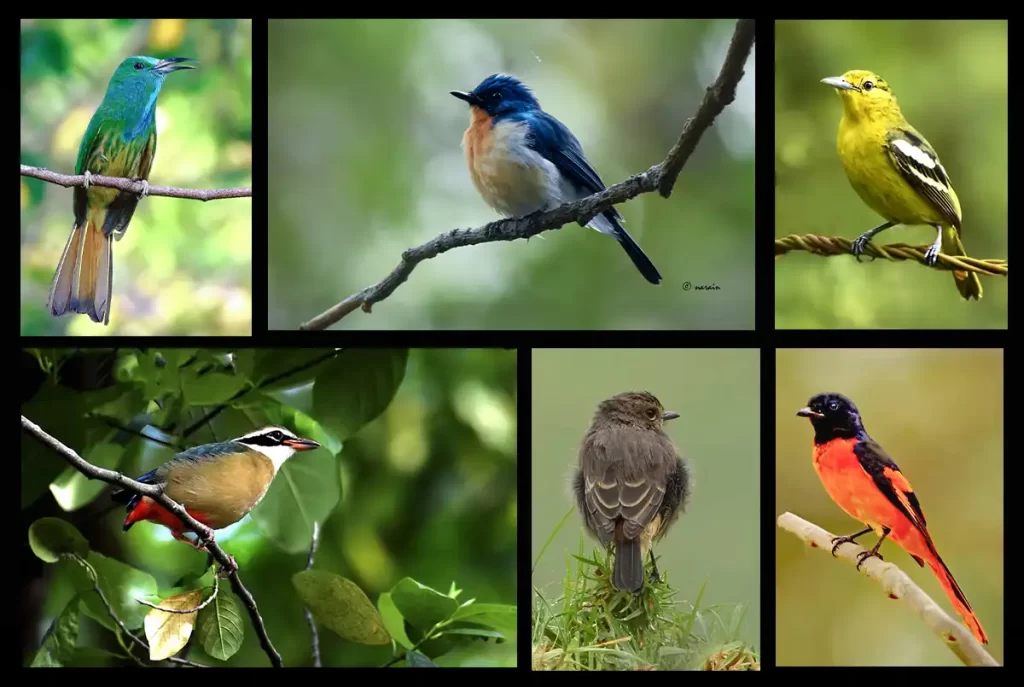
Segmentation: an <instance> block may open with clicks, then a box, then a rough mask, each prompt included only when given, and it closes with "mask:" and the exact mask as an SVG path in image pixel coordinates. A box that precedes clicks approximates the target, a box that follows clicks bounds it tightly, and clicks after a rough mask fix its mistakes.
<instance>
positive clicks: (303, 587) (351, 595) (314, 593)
mask: <svg viewBox="0 0 1024 687" xmlns="http://www.w3.org/2000/svg"><path fill="white" fill-rule="evenodd" d="M292 584H293V585H295V589H296V591H297V592H298V593H299V598H300V599H301V600H302V603H303V604H304V605H305V606H306V608H308V609H309V610H310V612H311V613H312V614H313V617H314V618H316V620H317V622H320V623H322V624H323V625H324V626H325V627H326V628H327V629H329V630H331V631H332V632H334V633H335V634H337V635H338V636H339V637H341V638H342V639H347V640H349V641H350V642H358V643H359V644H387V643H388V642H390V641H391V636H390V635H389V634H388V631H387V629H385V627H384V622H383V621H382V620H381V617H380V614H379V613H377V609H376V608H374V607H373V604H372V603H370V600H369V599H368V598H366V594H364V593H363V590H361V589H360V588H359V587H358V586H356V583H355V582H353V581H352V580H348V579H346V578H344V577H341V576H340V575H335V574H333V573H328V572H323V571H321V570H303V571H302V572H299V573H296V574H295V575H293V576H292Z"/></svg>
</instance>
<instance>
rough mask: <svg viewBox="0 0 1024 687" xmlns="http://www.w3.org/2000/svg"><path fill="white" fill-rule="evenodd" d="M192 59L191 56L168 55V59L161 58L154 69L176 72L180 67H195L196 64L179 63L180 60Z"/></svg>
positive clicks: (168, 72)
mask: <svg viewBox="0 0 1024 687" xmlns="http://www.w3.org/2000/svg"><path fill="white" fill-rule="evenodd" d="M191 59H192V58H191V57H168V58H167V59H166V60H160V61H159V62H157V63H156V66H155V67H153V69H155V70H156V71H158V72H163V73H165V74H170V73H171V72H176V71H178V70H179V69H195V66H193V65H191V64H178V63H179V62H185V61H186V60H191Z"/></svg>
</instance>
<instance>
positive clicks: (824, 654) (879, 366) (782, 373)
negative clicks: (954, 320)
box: [775, 349, 1004, 666]
mask: <svg viewBox="0 0 1024 687" xmlns="http://www.w3.org/2000/svg"><path fill="white" fill-rule="evenodd" d="M776 359H777V368H776V399H775V403H776V450H775V461H776V463H775V475H776V490H775V498H776V503H775V509H776V513H775V515H776V516H778V515H781V514H782V513H784V512H787V511H789V512H792V513H794V514H796V515H798V516H800V517H802V518H804V519H805V520H809V521H811V522H813V523H815V524H817V525H819V526H821V527H823V528H825V529H826V530H829V531H830V532H833V533H835V534H836V535H844V534H852V533H854V532H856V531H858V530H861V529H863V525H861V523H859V522H857V521H856V520H854V519H853V518H851V517H850V516H848V515H847V514H846V513H845V512H844V511H843V510H842V509H841V508H839V506H837V505H836V504H835V503H833V502H832V500H831V499H830V498H829V496H828V494H826V493H825V490H824V488H823V487H822V485H821V480H820V479H819V478H818V475H817V474H816V473H815V471H814V467H813V465H812V464H811V448H812V442H813V437H814V433H813V430H812V428H811V426H810V423H809V422H808V420H807V419H806V418H801V417H797V416H796V411H797V410H799V409H800V408H803V407H804V406H806V405H807V401H808V400H809V399H810V398H811V396H813V395H814V394H817V393H821V392H831V391H835V392H839V393H841V394H843V395H845V396H848V397H849V398H851V399H852V400H853V402H854V403H855V404H857V407H858V409H859V410H860V412H861V417H862V419H863V421H864V428H865V429H866V430H867V432H868V434H870V435H871V438H873V439H874V440H875V441H877V442H879V443H880V444H881V445H882V446H883V447H884V448H885V450H886V452H887V453H888V454H889V455H890V456H891V457H892V459H893V460H894V461H895V462H896V464H897V465H899V466H900V469H901V470H902V471H903V474H904V475H905V476H906V477H907V479H908V480H910V483H911V484H912V485H913V486H914V491H915V492H916V493H917V496H918V498H919V499H920V501H921V507H922V509H923V510H924V514H925V517H926V518H927V520H928V530H929V531H930V532H931V535H932V538H933V539H934V541H935V544H936V546H937V547H938V550H939V553H940V554H941V555H942V558H943V560H944V561H945V562H946V564H947V565H948V566H949V569H950V570H951V571H952V573H953V575H954V577H956V580H957V582H958V583H959V584H960V587H961V588H962V589H963V591H964V594H965V595H966V596H967V598H968V600H969V601H970V602H971V606H972V607H973V608H974V611H975V613H977V615H978V618H979V619H980V620H981V624H982V626H983V627H984V628H985V631H986V633H988V636H989V645H988V651H989V652H990V653H991V654H992V655H993V656H994V657H995V658H996V660H997V661H999V662H1000V663H1002V660H1003V646H1004V634H1003V353H1002V351H1001V350H998V349H966V350H965V349H956V350H953V349H867V350H863V349H862V350H853V349H827V350H823V349H819V350H807V349H784V350H780V351H778V353H777V358H776ZM876 541H877V537H875V536H874V535H872V534H870V533H869V534H866V535H864V538H863V539H862V540H858V543H860V544H861V545H864V546H868V547H870V546H874V543H875V542H876ZM881 553H882V555H883V556H885V560H886V561H887V562H890V563H894V564H896V565H898V566H899V567H900V568H901V569H902V570H903V572H905V573H907V574H908V575H910V577H911V578H912V579H913V580H914V581H915V582H916V583H917V584H918V585H920V587H921V588H922V589H923V590H924V591H925V593H927V594H928V595H929V596H931V597H932V599H934V600H935V601H936V603H938V604H939V605H940V606H941V607H942V608H943V609H944V610H945V611H946V612H947V613H949V614H951V615H952V617H954V618H955V619H958V620H959V616H957V615H956V613H955V611H954V610H953V608H952V606H951V605H950V603H949V599H948V598H947V597H946V595H945V593H944V592H943V591H942V587H941V586H940V585H939V583H938V581H937V580H936V579H935V576H934V575H933V574H932V573H931V571H930V570H929V569H928V568H927V567H925V568H919V567H918V566H917V565H916V564H915V563H914V561H913V559H912V558H910V556H909V555H907V553H906V552H904V551H903V550H902V549H901V548H900V547H899V545H897V544H894V543H891V542H885V543H884V544H883V545H882V550H881ZM775 555H776V595H775V599H776V630H777V631H776V654H777V657H778V665H839V666H854V665H962V664H961V663H960V661H959V660H958V659H957V657H956V656H955V655H954V654H953V653H952V652H950V651H949V649H947V648H946V647H945V646H944V645H943V643H942V641H941V640H940V639H938V638H937V637H936V636H935V635H933V634H932V633H931V631H930V630H928V628H927V627H925V626H924V625H923V624H922V623H921V620H920V619H919V618H918V617H917V616H916V615H915V614H914V612H913V611H912V610H911V609H910V608H909V607H908V606H907V605H906V604H904V603H903V602H901V601H893V600H892V599H890V598H888V596H887V595H886V594H885V592H884V591H883V590H882V588H881V587H879V586H878V583H877V582H875V581H873V580H869V579H867V578H865V577H864V576H863V575H861V574H858V573H855V572H854V570H853V567H852V566H850V565H848V564H846V563H843V562H840V561H835V560H831V557H830V556H829V555H827V553H823V552H822V551H819V550H813V549H810V548H808V547H807V545H806V544H805V543H804V542H802V541H801V540H800V539H798V538H797V537H795V536H794V535H793V534H791V533H789V532H785V531H783V530H781V529H777V530H776V547H775Z"/></svg>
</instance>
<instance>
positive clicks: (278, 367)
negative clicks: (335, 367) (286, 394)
mask: <svg viewBox="0 0 1024 687" xmlns="http://www.w3.org/2000/svg"><path fill="white" fill-rule="evenodd" d="M336 351H337V349H334V348H264V349H257V350H256V366H255V371H254V372H253V374H252V379H253V381H254V382H256V384H258V385H260V388H261V389H262V390H264V391H267V390H268V389H287V388H290V387H293V386H298V385H300V384H303V383H305V382H309V381H312V380H313V379H315V378H316V376H317V375H318V374H319V373H320V371H321V370H322V369H323V366H324V365H325V364H326V363H327V361H329V360H331V358H330V357H326V356H329V355H330V354H331V353H333V352H336ZM316 360H320V361H321V362H319V363H316V364H315V365H314V364H312V363H313V362H314V361H316ZM289 370H298V371H297V372H293V373H292V374H289V375H287V376H285V377H282V378H281V379H278V380H276V381H274V382H273V383H270V384H266V386H263V385H264V384H265V383H266V382H267V380H269V379H273V378H275V377H277V376H279V375H282V374H284V373H285V372H288V371H289Z"/></svg>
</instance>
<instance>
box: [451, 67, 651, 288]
mask: <svg viewBox="0 0 1024 687" xmlns="http://www.w3.org/2000/svg"><path fill="white" fill-rule="evenodd" d="M451 94H452V95H454V96H455V97H456V98H459V99H461V100H465V101H466V102H467V103H469V105H470V108H469V109H470V124H469V128H468V129H466V133H465V134H463V136H462V147H463V149H464V150H465V151H466V162H468V163H469V174H470V176H471V177H472V178H473V184H474V185H475V186H476V188H477V190H478V191H479V192H480V195H481V196H483V198H484V200H485V201H487V204H488V205H490V206H491V207H492V208H494V209H495V210H497V211H498V212H500V213H501V214H503V215H506V216H510V217H517V216H521V215H528V214H530V213H533V212H537V211H539V210H550V209H552V208H556V207H558V206H560V205H563V204H565V203H568V202H571V201H575V200H579V199H580V198H586V197H587V196H590V195H593V194H594V193H597V192H598V191H601V190H603V189H604V188H605V185H604V182H602V181H601V177H600V176H598V174H597V172H596V171H594V168H593V167H592V166H591V164H590V162H588V161H587V158H586V156H585V155H584V154H583V148H582V147H581V146H580V142H579V141H577V140H576V137H575V136H573V135H572V132H571V131H569V129H568V128H566V126H565V125H564V124H562V123H561V122H560V121H558V120H557V119H555V118H554V117H552V116H551V115H549V114H548V113H547V112H545V111H544V110H542V109H541V108H540V103H539V102H537V99H536V98H535V97H534V95H533V93H532V92H531V91H530V89H529V88H527V87H526V86H525V85H524V84H523V83H522V82H521V81H519V80H518V79H516V78H515V77H512V76H507V75H505V74H492V75H491V76H489V77H487V78H486V79H484V80H483V81H481V82H480V85H478V86H477V87H476V88H475V89H473V90H472V91H470V92H469V93H463V92H462V91H451ZM621 221H622V215H620V214H619V212H618V210H616V209H615V208H614V207H613V208H609V209H608V210H605V211H604V212H602V213H601V214H599V215H597V216H596V217H594V218H593V219H592V220H590V222H589V223H588V224H587V226H588V227H591V228H593V229H596V230H597V231H599V232H601V233H602V234H607V235H609V236H612V237H614V238H615V240H616V241H618V242H619V245H621V246H622V248H623V249H624V250H625V251H626V254H627V255H629V258H630V259H631V260H632V261H633V264H634V265H636V267H637V269H638V270H640V273H641V274H642V275H644V278H645V279H646V280H647V281H649V282H651V283H652V284H657V283H659V282H660V281H661V275H660V274H658V270H657V268H656V267H655V266H654V263H652V262H651V260H650V258H648V257H647V256H646V255H645V254H644V252H643V251H642V250H641V249H640V246H638V245H637V244H636V241H634V240H633V239H632V237H630V235H629V234H627V233H626V230H625V229H623V228H622V224H621Z"/></svg>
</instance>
